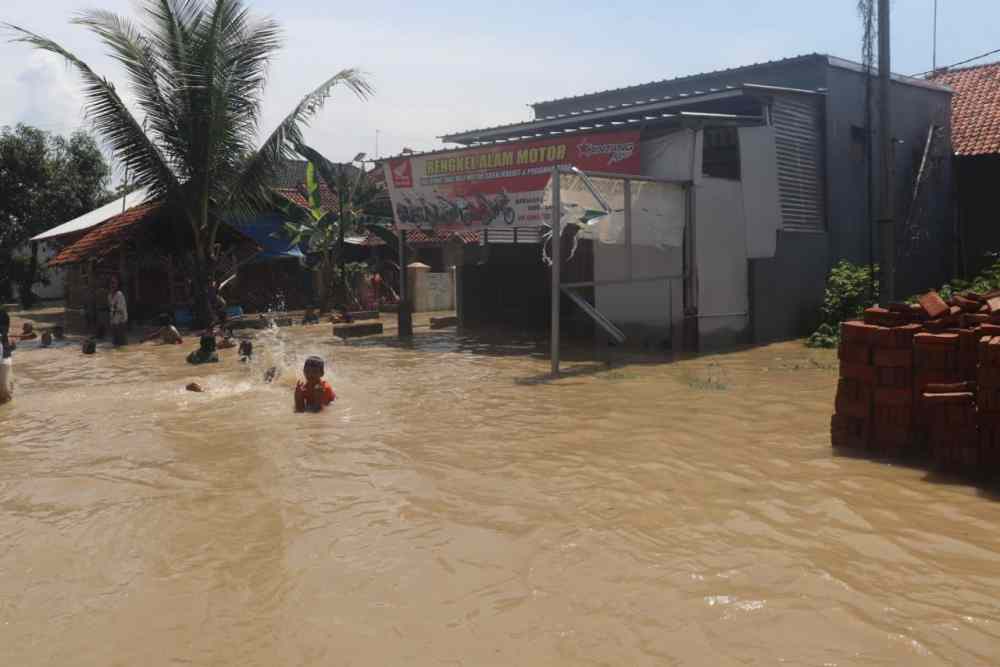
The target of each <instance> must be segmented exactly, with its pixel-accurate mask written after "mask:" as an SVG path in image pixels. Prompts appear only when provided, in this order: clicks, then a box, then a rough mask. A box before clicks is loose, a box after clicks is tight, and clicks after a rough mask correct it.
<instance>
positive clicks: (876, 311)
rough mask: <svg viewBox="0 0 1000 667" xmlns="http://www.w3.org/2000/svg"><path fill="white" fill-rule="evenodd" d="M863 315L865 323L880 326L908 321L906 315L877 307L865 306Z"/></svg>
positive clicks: (896, 325)
mask: <svg viewBox="0 0 1000 667" xmlns="http://www.w3.org/2000/svg"><path fill="white" fill-rule="evenodd" d="M864 317H865V324H875V325H878V326H881V327H898V326H902V325H904V324H907V323H908V322H909V321H910V318H909V316H908V315H905V314H903V313H894V312H892V311H891V310H886V309H885V308H878V307H873V308H866V309H865V312H864Z"/></svg>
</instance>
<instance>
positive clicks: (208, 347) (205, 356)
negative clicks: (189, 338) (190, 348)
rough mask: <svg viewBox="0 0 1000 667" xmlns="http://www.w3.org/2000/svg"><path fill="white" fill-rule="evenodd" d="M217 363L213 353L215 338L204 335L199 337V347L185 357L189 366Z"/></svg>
mask: <svg viewBox="0 0 1000 667" xmlns="http://www.w3.org/2000/svg"><path fill="white" fill-rule="evenodd" d="M218 361H219V355H217V354H216V353H215V336H213V335H212V334H206V335H204V336H202V337H201V341H200V343H199V347H198V349H197V350H195V351H194V352H192V353H191V354H189V355H188V357H187V362H188V363H189V364H214V363H217V362H218Z"/></svg>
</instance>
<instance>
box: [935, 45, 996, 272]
mask: <svg viewBox="0 0 1000 667" xmlns="http://www.w3.org/2000/svg"><path fill="white" fill-rule="evenodd" d="M930 78H931V80H932V81H934V82H935V83H938V84H941V85H944V86H947V87H949V88H951V89H952V90H953V91H955V94H954V97H953V98H952V105H951V124H952V145H953V146H954V153H955V180H956V195H957V203H958V206H957V209H958V230H959V238H960V241H961V252H960V258H961V262H960V263H961V264H962V266H960V269H961V272H962V273H964V274H965V275H967V276H971V275H975V274H977V273H978V272H979V271H981V270H982V269H984V268H985V267H987V266H989V265H990V264H992V263H993V261H994V256H995V255H996V253H998V252H1000V207H998V206H997V197H996V188H997V183H1000V62H995V63H987V64H985V65H975V66H973V67H962V68H959V69H948V70H940V71H938V72H935V73H934V74H933V75H932V76H931V77H930Z"/></svg>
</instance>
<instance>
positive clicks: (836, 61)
mask: <svg viewBox="0 0 1000 667" xmlns="http://www.w3.org/2000/svg"><path fill="white" fill-rule="evenodd" d="M809 59H822V60H825V61H826V62H827V64H828V65H830V66H832V67H839V68H842V69H850V70H854V71H863V70H864V66H863V65H862V64H861V63H857V62H854V61H853V60H848V59H846V58H839V57H837V56H831V55H827V54H823V53H806V54H802V55H798V56H790V57H788V58H778V59H776V60H765V61H761V62H757V63H752V64H750V65H740V66H739V67H728V68H723V69H717V70H712V71H708V72H699V73H698V74H685V75H684V76H678V77H674V78H668V79H658V80H656V81H647V82H645V83H638V84H633V85H629V86H622V87H620V88H609V89H607V90H599V91H594V92H589V93H582V94H580V95H569V96H567V97H559V98H556V99H552V100H544V101H542V102H533V103H531V104H530V105H529V106H531V107H538V106H542V105H545V104H553V103H556V102H569V101H578V100H585V99H587V98H590V97H598V96H601V95H614V94H621V93H627V92H629V91H641V90H644V89H646V88H649V87H651V86H661V85H664V84H678V83H682V82H684V81H688V80H692V81H693V80H695V79H700V78H702V77H708V76H719V75H726V74H738V73H740V72H744V71H747V70H752V69H754V68H759V67H769V66H774V65H788V64H791V63H796V62H801V61H804V60H809ZM875 71H876V72H877V71H878V70H877V68H876V70H875ZM892 78H893V80H895V81H898V82H900V83H905V84H909V85H913V86H918V87H923V88H941V87H940V86H936V85H934V84H933V83H930V84H929V83H928V82H927V81H926V80H925V79H917V78H914V77H909V76H904V75H902V74H893V75H892ZM942 90H945V89H943V88H942ZM539 120H541V119H539Z"/></svg>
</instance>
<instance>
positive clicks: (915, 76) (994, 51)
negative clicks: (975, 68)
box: [910, 49, 1000, 79]
mask: <svg viewBox="0 0 1000 667" xmlns="http://www.w3.org/2000/svg"><path fill="white" fill-rule="evenodd" d="M994 53H1000V49H993V50H992V51H987V52H986V53H983V54H982V55H978V56H973V57H972V58H967V59H966V60H960V61H958V62H957V63H952V64H951V65H944V66H943V67H938V68H937V69H931V70H927V71H926V72H920V73H919V74H912V75H910V78H911V79H916V78H918V77H921V76H926V75H928V74H933V73H934V72H937V71H940V70H947V69H951V68H952V67H958V66H959V65H965V64H966V63H971V62H972V61H973V60H979V59H980V58H986V57H987V56H992V55H993V54H994Z"/></svg>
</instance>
